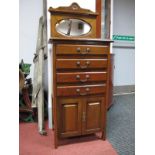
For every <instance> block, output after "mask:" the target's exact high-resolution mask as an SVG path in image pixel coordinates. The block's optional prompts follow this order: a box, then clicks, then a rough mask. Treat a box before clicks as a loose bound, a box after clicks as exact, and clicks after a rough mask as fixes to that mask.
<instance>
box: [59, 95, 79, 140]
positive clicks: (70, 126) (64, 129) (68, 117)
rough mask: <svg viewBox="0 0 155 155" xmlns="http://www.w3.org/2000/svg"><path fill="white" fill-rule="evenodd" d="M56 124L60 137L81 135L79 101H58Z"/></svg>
mask: <svg viewBox="0 0 155 155" xmlns="http://www.w3.org/2000/svg"><path fill="white" fill-rule="evenodd" d="M58 104H59V105H58V108H59V109H58V124H59V133H60V137H71V136H77V135H81V101H80V100H79V99H71V98H70V99H58Z"/></svg>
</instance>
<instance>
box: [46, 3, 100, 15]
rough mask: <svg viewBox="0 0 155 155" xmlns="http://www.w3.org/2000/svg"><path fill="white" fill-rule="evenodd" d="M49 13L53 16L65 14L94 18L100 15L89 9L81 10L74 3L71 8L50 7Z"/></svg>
mask: <svg viewBox="0 0 155 155" xmlns="http://www.w3.org/2000/svg"><path fill="white" fill-rule="evenodd" d="M48 11H49V12H51V13H52V14H57V13H59V14H60V13H64V14H70V13H72V14H81V15H93V16H97V15H98V13H95V12H93V11H91V10H89V9H84V8H81V7H80V6H79V5H78V4H77V3H72V4H71V5H70V6H68V7H67V6H61V7H58V8H52V7H50V8H49V10H48Z"/></svg>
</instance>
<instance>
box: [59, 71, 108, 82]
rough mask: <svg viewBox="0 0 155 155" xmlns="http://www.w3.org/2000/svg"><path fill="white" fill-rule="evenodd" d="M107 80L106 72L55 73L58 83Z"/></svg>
mask: <svg viewBox="0 0 155 155" xmlns="http://www.w3.org/2000/svg"><path fill="white" fill-rule="evenodd" d="M104 80H107V72H76V73H74V72H73V73H57V82H58V83H77V82H81V83H85V82H99V81H104Z"/></svg>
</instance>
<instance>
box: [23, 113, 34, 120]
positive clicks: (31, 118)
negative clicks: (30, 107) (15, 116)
mask: <svg viewBox="0 0 155 155" xmlns="http://www.w3.org/2000/svg"><path fill="white" fill-rule="evenodd" d="M24 121H25V122H34V120H33V117H32V114H30V115H29V116H28V117H27V118H25V119H24Z"/></svg>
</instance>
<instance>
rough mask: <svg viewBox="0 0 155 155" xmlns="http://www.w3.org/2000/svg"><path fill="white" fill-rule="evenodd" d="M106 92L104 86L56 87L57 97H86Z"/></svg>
mask: <svg viewBox="0 0 155 155" xmlns="http://www.w3.org/2000/svg"><path fill="white" fill-rule="evenodd" d="M105 92H106V84H99V85H85V86H58V87H57V96H86V95H90V94H102V93H105Z"/></svg>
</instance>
